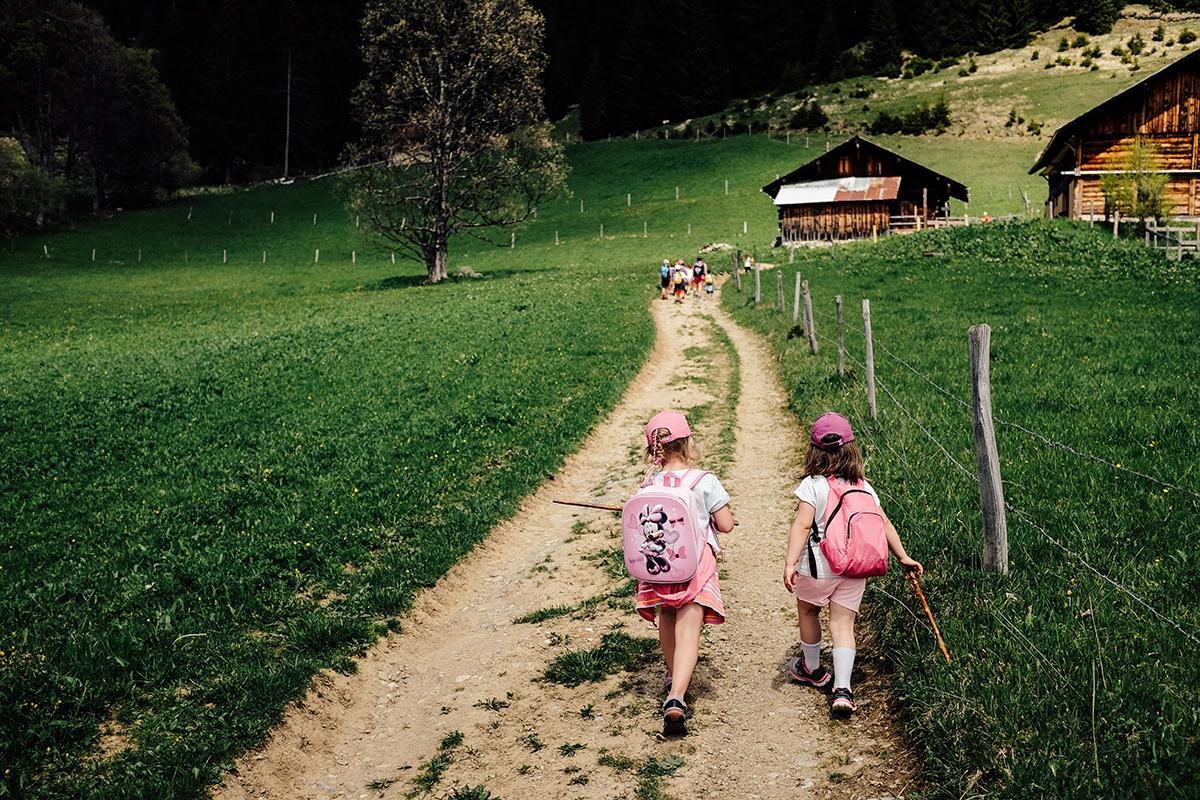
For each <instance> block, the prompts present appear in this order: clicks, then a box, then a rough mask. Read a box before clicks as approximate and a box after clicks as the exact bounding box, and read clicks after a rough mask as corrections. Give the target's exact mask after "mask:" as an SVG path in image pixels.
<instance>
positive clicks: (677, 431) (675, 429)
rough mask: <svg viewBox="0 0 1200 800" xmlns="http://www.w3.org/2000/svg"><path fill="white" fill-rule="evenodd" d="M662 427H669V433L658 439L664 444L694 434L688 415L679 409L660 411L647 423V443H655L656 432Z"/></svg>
mask: <svg viewBox="0 0 1200 800" xmlns="http://www.w3.org/2000/svg"><path fill="white" fill-rule="evenodd" d="M662 428H666V429H667V435H666V436H662V437H659V440H658V441H659V442H660V443H662V444H666V443H667V442H673V441H675V440H676V439H683V438H686V437H688V436H691V435H692V429H691V428H689V427H688V421H687V417H685V416H684V415H683V414H680V413H679V412H678V411H660V412H658V413H657V414H655V415H654V416H653V417H651V418H650V421H649V422H647V423H646V444H647V445H648V446H649V445H653V444H654V432H655V431H657V430H660V429H662Z"/></svg>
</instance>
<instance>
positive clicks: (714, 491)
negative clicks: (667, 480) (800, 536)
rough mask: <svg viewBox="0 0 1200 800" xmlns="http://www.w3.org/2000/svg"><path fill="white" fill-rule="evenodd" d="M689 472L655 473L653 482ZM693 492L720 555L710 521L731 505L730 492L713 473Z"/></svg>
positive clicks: (702, 523)
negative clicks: (702, 510)
mask: <svg viewBox="0 0 1200 800" xmlns="http://www.w3.org/2000/svg"><path fill="white" fill-rule="evenodd" d="M688 471H689V470H682V469H670V470H664V471H662V472H656V473H654V478H653V479H652V480H653V481H654V483H656V484H658V485H659V486H662V482H663V476H664V475H666V474H667V473H668V472H670V473H671V474H672V475H677V476H679V477H680V478H683V477H684V476H685V475H686V473H687V472H688ZM692 491H693V492H695V494H696V497H697V499H699V500H700V507H701V508H702V509H704V513H703V514H702V515H701V517H700V524H701V525H703V526H704V527H705V528H707V529H708V543H709V544H710V545H712V549H713V552H714V553H719V552H721V543H720V542H718V541H717V530H716V528H714V527H712V526H711V525H709V524H708V521H709V520H710V519H712V515H713V514H715V513H716V512H717V511H720V510H721V509H722V508H724V507H725V506H727V505H729V492H727V491H725V487H724V486H722V485H721V481H720V479H718V478H717V476H716V475H713V474H712V473H711V472H710V473H708V474H707V475H705V476H704V477H703V478H701V479H700V482H699V483H697V484H696V488H695V489H693V490H692ZM826 491H828V490H826Z"/></svg>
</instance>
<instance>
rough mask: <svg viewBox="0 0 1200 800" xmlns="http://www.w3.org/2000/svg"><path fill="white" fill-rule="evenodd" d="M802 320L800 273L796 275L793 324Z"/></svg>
mask: <svg viewBox="0 0 1200 800" xmlns="http://www.w3.org/2000/svg"><path fill="white" fill-rule="evenodd" d="M798 319H800V273H799V272H797V273H796V293H795V296H794V297H793V298H792V324H793V325H794V324H796V321H797V320H798Z"/></svg>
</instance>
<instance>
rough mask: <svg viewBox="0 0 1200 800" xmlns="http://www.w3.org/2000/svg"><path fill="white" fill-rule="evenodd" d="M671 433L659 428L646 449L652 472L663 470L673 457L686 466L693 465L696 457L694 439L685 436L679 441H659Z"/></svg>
mask: <svg viewBox="0 0 1200 800" xmlns="http://www.w3.org/2000/svg"><path fill="white" fill-rule="evenodd" d="M670 433H671V431H670V430H668V429H667V428H659V429H658V430H656V431H655V432H654V438H653V441H651V442H650V444H649V445H647V447H646V460H647V461H649V462H650V465H651V470H650V471H651V472H657V471H658V470H660V469H662V468H663V465H664V464H666V463H667V462H668V461H669V460H671V457H672V456H674V457H676V458H678V459H680V460H681V461H683V462H684V463H685V464H691V463H692V459H693V458H694V457H695V452H694V448H693V447H692V437H690V436H684V437H682V438H679V439H672V440H671V441H669V442H662V441H659V437H661V436H669V435H670Z"/></svg>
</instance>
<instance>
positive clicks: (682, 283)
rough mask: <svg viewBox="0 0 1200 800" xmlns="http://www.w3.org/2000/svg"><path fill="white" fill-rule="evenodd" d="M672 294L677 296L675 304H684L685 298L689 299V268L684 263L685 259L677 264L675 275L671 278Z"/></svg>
mask: <svg viewBox="0 0 1200 800" xmlns="http://www.w3.org/2000/svg"><path fill="white" fill-rule="evenodd" d="M671 281H672V292H673V293H674V295H675V302H676V303H682V302H683V298H685V297H687V266H686V265H685V264H684V263H683V259H682V258H681V259H679V261H677V262H676V264H675V269H674V273H673V275H672V276H671Z"/></svg>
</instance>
